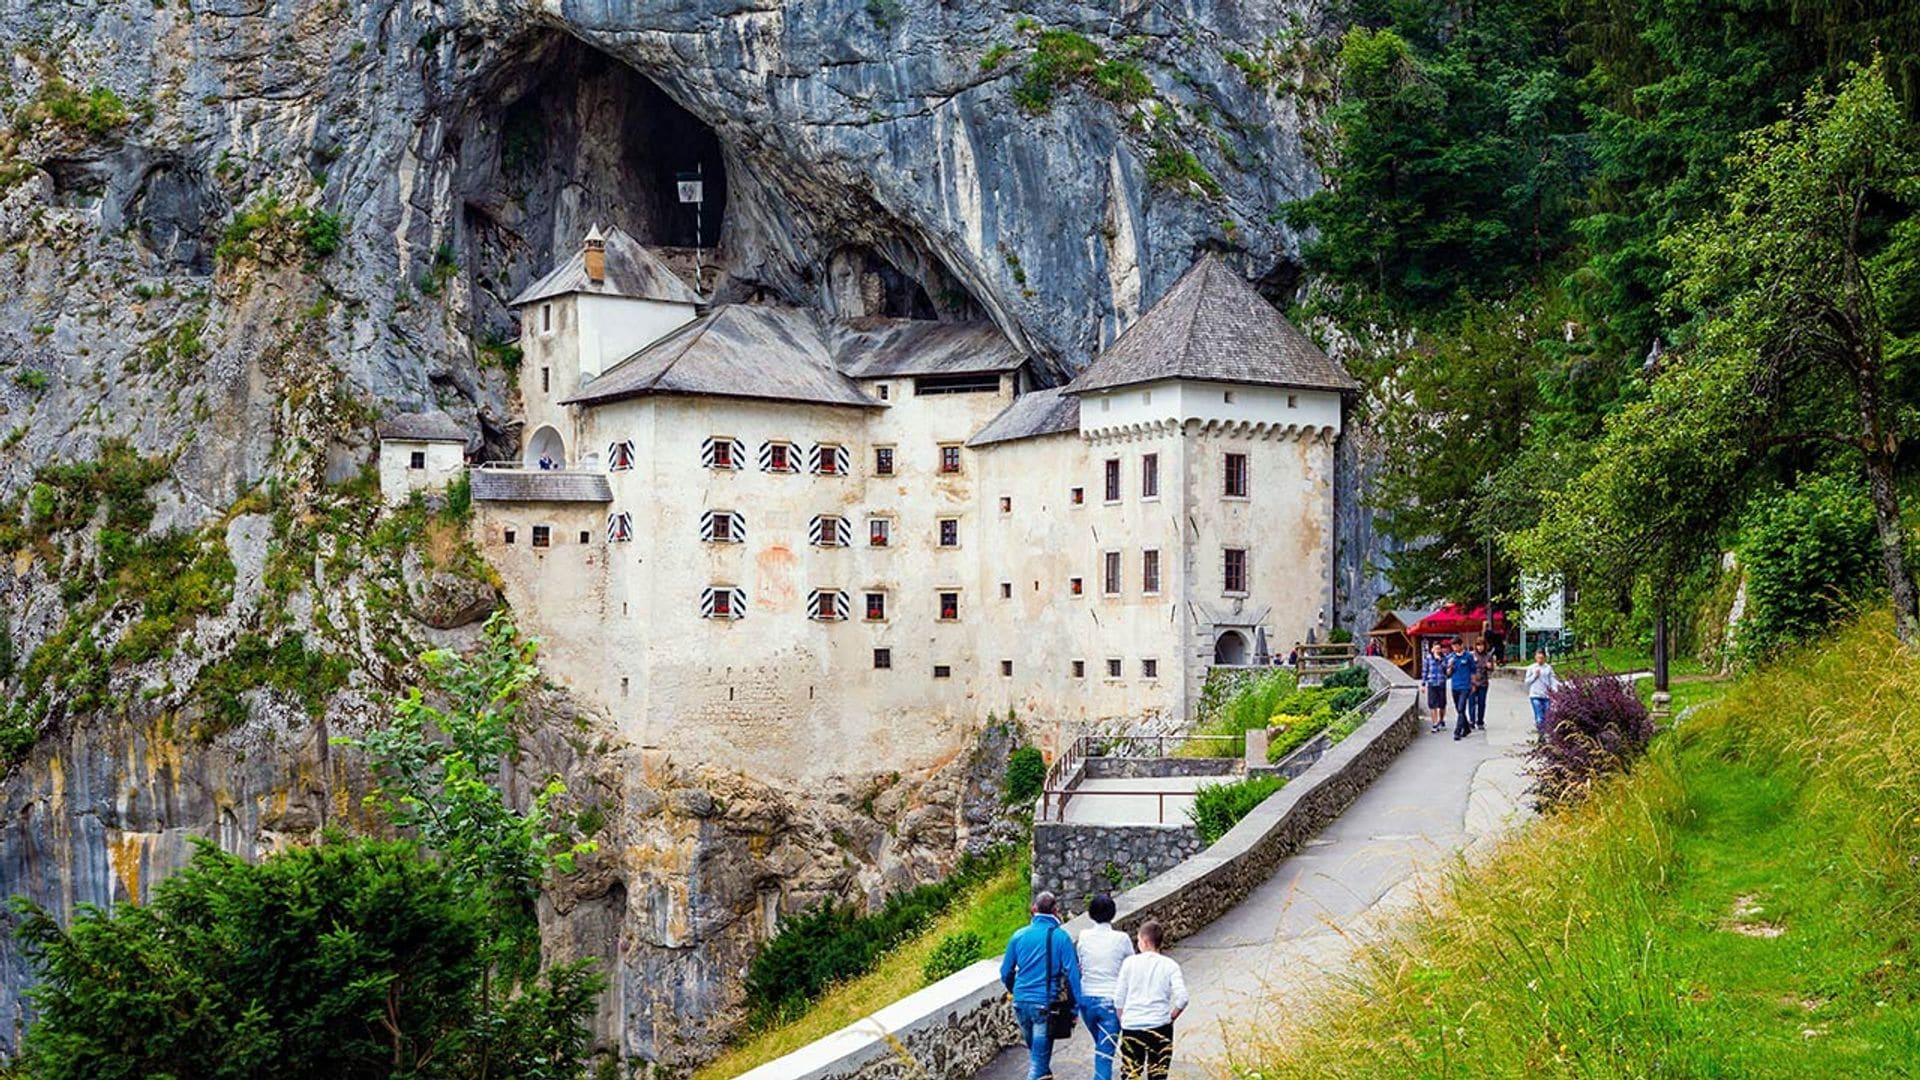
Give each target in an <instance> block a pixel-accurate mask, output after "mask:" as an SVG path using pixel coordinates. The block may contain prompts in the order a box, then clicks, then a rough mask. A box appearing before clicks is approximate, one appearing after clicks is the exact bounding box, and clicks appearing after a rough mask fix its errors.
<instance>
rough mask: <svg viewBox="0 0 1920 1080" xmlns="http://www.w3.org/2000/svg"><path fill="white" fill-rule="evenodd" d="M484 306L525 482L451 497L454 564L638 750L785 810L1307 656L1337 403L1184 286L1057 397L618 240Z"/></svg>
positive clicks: (1010, 368) (976, 348)
mask: <svg viewBox="0 0 1920 1080" xmlns="http://www.w3.org/2000/svg"><path fill="white" fill-rule="evenodd" d="M514 306H515V308H516V309H517V310H518V312H519V314H520V328H521V329H520V347H521V349H522V355H523V359H522V361H521V365H520V369H519V383H520V384H519V390H520V397H521V401H522V402H523V404H524V408H525V428H524V435H523V440H522V446H523V448H524V449H523V455H522V459H521V460H519V461H517V462H511V463H500V464H494V465H482V466H480V467H478V468H475V469H473V470H472V472H471V477H472V494H473V498H474V505H475V508H476V512H475V515H474V529H475V530H476V539H477V542H478V544H479V546H480V547H481V549H482V551H483V553H484V554H485V555H486V557H487V558H488V559H489V561H490V562H491V563H492V565H493V566H494V567H495V568H496V569H497V570H498V571H499V574H500V576H501V579H502V581H503V583H504V591H505V594H506V597H507V599H508V601H509V602H510V603H511V604H512V605H513V608H514V610H515V612H516V615H517V617H518V619H519V621H520V625H521V628H522V630H523V631H525V632H527V633H529V634H531V635H533V636H536V637H538V638H540V639H541V640H542V641H543V642H544V647H543V650H542V662H543V665H544V666H545V668H546V670H547V671H548V672H549V673H550V674H552V675H553V676H554V677H555V678H557V679H558V680H559V681H561V682H563V683H565V684H567V685H569V686H570V687H571V688H572V689H573V690H574V691H575V692H576V693H579V694H582V695H584V696H585V697H586V698H587V699H588V700H590V701H592V702H594V703H596V704H598V705H599V706H601V707H603V708H605V709H606V710H607V711H608V712H609V713H610V714H612V715H613V716H614V717H616V718H617V719H619V721H620V722H621V723H622V724H623V725H624V727H625V728H626V730H627V731H628V732H629V734H630V735H631V737H633V739H634V740H635V742H636V743H638V744H639V745H641V746H643V747H652V748H657V749H660V750H663V751H668V752H670V753H672V754H674V755H675V756H676V757H685V758H689V759H691V760H694V761H705V762H713V763H718V764H725V765H729V766H732V767H736V768H740V769H743V770H746V771H750V772H752V773H754V774H755V775H759V776H762V777H766V778H778V779H786V780H789V781H792V782H797V783H804V782H807V781H808V780H810V779H823V778H825V777H828V776H832V775H836V774H845V773H857V772H871V771H873V770H876V769H881V768H885V767H899V765H900V764H901V763H909V762H914V763H918V762H925V761H927V760H930V759H933V758H937V757H938V756H940V755H942V754H951V753H952V752H954V749H955V746H956V736H957V735H958V733H959V732H961V731H963V730H964V729H965V728H967V727H968V726H970V725H972V724H974V723H976V722H977V721H979V720H981V719H984V718H985V717H986V716H987V714H989V713H990V712H991V713H997V714H1000V715H1005V714H1006V713H1007V712H1008V711H1009V710H1012V711H1015V712H1017V714H1018V715H1019V716H1020V717H1021V718H1022V719H1023V720H1024V721H1025V722H1027V723H1028V725H1029V727H1030V728H1034V729H1037V730H1038V731H1039V732H1040V733H1041V734H1042V735H1043V737H1052V736H1054V735H1057V734H1059V733H1061V732H1071V731H1076V730H1079V729H1082V728H1092V727H1107V728H1118V727H1124V726H1132V725H1136V724H1140V723H1144V722H1149V721H1157V722H1160V723H1163V724H1164V723H1168V722H1170V721H1177V720H1183V719H1186V718H1188V717H1190V716H1191V715H1192V713H1193V710H1194V707H1195V705H1196V703H1197V699H1198V697H1199V694H1200V689H1201V685H1202V683H1203V681H1204V679H1205V677H1206V674H1207V671H1208V669H1209V667H1210V666H1212V665H1215V664H1246V663H1252V662H1254V661H1255V658H1256V657H1255V654H1256V651H1257V650H1258V649H1259V648H1260V646H1261V645H1262V644H1266V643H1270V644H1271V645H1272V647H1273V648H1275V649H1276V650H1281V651H1284V650H1285V649H1286V648H1287V646H1288V645H1289V644H1290V643H1292V642H1294V641H1298V640H1303V639H1305V638H1306V637H1307V635H1308V634H1309V632H1316V631H1317V632H1319V633H1321V634H1324V633H1325V630H1326V628H1327V623H1328V619H1329V613H1330V612H1331V611H1332V604H1333V597H1332V589H1333V555H1334V552H1333V524H1334V476H1333V474H1334V459H1335V449H1336V443H1337V440H1338V438H1339V435H1340V431H1341V420H1342V404H1343V395H1345V394H1347V393H1349V392H1350V391H1352V390H1353V389H1354V388H1355V384H1354V383H1353V381H1352V380H1351V379H1350V378H1349V377H1348V376H1347V374H1346V373H1345V372H1344V371H1342V370H1341V369H1340V368H1339V366H1338V365H1336V364H1335V363H1334V362H1332V361H1331V360H1330V359H1328V357H1327V356H1326V355H1325V354H1324V353H1323V352H1321V350H1320V349H1319V348H1317V347H1316V346H1315V345H1314V344H1313V343H1312V342H1311V341H1310V340H1309V339H1308V338H1307V337H1306V336H1305V335H1304V334H1302V333H1301V332H1300V331H1299V330H1298V329H1297V328H1295V327H1294V326H1292V325H1291V324H1290V323H1288V322H1287V321H1286V320H1285V319H1284V318H1282V317H1281V315H1280V314H1279V313H1278V312H1276V311H1275V310H1274V309H1273V307H1272V306H1271V305H1270V304H1268V303H1267V302H1266V301H1265V300H1264V299H1263V298H1262V297H1261V296H1260V295H1259V294H1258V293H1257V292H1255V291H1254V289H1253V288H1251V287H1250V286H1249V285H1248V284H1247V283H1246V282H1245V281H1244V280H1243V279H1241V278H1240V277H1239V275H1237V274H1236V273H1234V272H1233V270H1231V269H1230V268H1229V267H1228V266H1227V265H1226V264H1225V263H1223V262H1222V261H1220V260H1219V259H1218V258H1215V257H1213V256H1206V257H1203V258H1202V259H1200V261H1198V262H1197V263H1195V264H1194V265H1193V266H1192V267H1191V268H1190V269H1189V270H1188V271H1187V272H1186V273H1185V274H1184V275H1183V276H1182V277H1181V278H1180V279H1179V280H1178V281H1177V282H1176V283H1175V284H1174V285H1173V286H1172V287H1171V288H1170V289H1168V290H1167V292H1166V293H1165V294H1164V295H1163V296H1161V297H1160V298H1159V300H1158V302H1156V303H1154V304H1153V305H1152V307H1151V308H1150V309H1148V310H1147V311H1146V312H1144V313H1143V314H1142V315H1141V316H1140V318H1139V319H1138V320H1137V321H1136V322H1135V323H1134V324H1133V325H1132V326H1131V327H1129V328H1128V329H1127V330H1126V331H1125V332H1124V333H1122V334H1121V335H1120V336H1119V337H1118V338H1117V339H1116V340H1114V341H1113V342H1112V344H1111V345H1110V346H1109V347H1108V348H1107V349H1106V350H1105V351H1104V352H1102V353H1101V354H1100V355H1099V356H1098V357H1097V358H1096V359H1095V360H1094V361H1093V363H1092V364H1091V365H1089V366H1088V367H1087V368H1086V369H1085V370H1084V371H1082V372H1080V374H1079V375H1078V376H1077V377H1076V378H1074V379H1073V380H1072V381H1071V382H1069V383H1068V384H1067V385H1065V386H1059V387H1046V386H1041V385H1037V383H1038V381H1039V371H1040V369H1038V368H1037V367H1036V365H1035V364H1034V363H1033V358H1031V357H1029V356H1025V355H1023V354H1022V353H1021V352H1020V351H1019V350H1018V349H1016V348H1015V347H1014V346H1013V345H1012V344H1010V343H1009V341H1008V339H1007V338H1006V337H1005V336H1004V335H1003V334H1001V333H1000V332H999V331H998V330H997V329H996V328H995V327H994V326H993V324H991V323H989V322H986V321H977V322H967V321H960V322H935V321H921V320H908V319H893V318H873V317H866V318H858V319H852V320H843V321H832V320H827V319H823V318H821V317H819V316H818V315H816V314H814V313H812V312H809V311H807V310H804V309H801V308H797V307H789V306H779V305H772V304H757V303H736V304H726V305H716V306H711V307H710V306H708V305H707V304H705V303H704V302H703V300H702V298H701V296H700V295H698V294H697V293H696V292H695V291H694V290H693V289H692V288H691V287H690V286H689V285H688V284H687V283H686V282H684V281H683V280H682V279H681V278H679V277H678V276H676V275H675V274H674V273H673V271H672V270H670V269H669V268H668V267H667V266H666V265H665V264H664V263H663V262H662V261H661V260H660V259H659V258H657V257H656V256H655V255H654V254H653V253H651V252H649V251H648V250H647V249H646V248H644V247H642V246H641V245H640V244H639V243H637V242H636V241H634V240H633V239H632V238H630V237H628V236H627V235H626V234H625V233H622V232H620V231H619V230H617V229H616V230H610V231H609V232H607V233H606V234H605V235H601V234H600V233H599V232H598V231H597V230H596V231H594V232H592V233H590V234H589V235H588V237H587V239H586V241H585V243H584V245H583V246H582V248H581V249H580V250H579V251H577V252H575V253H573V255H572V257H571V258H570V259H568V260H567V261H566V262H565V263H564V264H562V265H561V266H559V267H557V268H556V269H554V270H553V271H552V272H551V273H549V274H548V275H547V276H546V277H544V278H542V279H540V280H539V281H537V282H535V283H534V284H533V285H531V286H530V287H529V288H527V289H526V290H525V291H524V292H523V293H522V294H521V295H520V296H519V297H517V298H516V299H515V301H514ZM407 431H412V433H413V434H414V435H416V437H417V436H419V435H421V434H422V432H423V429H421V428H418V427H415V428H412V429H406V428H404V426H403V428H399V429H394V433H393V434H392V435H390V436H389V437H388V438H387V439H386V440H385V442H386V443H388V444H391V451H392V452H391V454H389V453H388V449H389V448H388V447H387V446H383V461H388V460H391V461H393V462H394V463H395V467H396V468H397V466H398V462H400V461H402V460H407V461H412V462H424V461H425V458H424V457H423V456H422V455H424V454H426V453H427V452H428V451H429V450H431V449H432V444H431V442H430V441H427V440H424V439H423V440H421V441H420V443H419V445H418V446H414V445H413V444H412V443H410V442H408V441H407V440H405V439H404V438H401V437H400V436H401V435H403V434H405V433H406V432H407ZM425 433H426V434H431V431H426V432H425ZM429 472H431V470H429ZM392 486H393V488H394V490H395V491H399V492H402V493H403V492H404V489H405V488H406V486H407V482H406V479H405V477H404V476H400V477H399V478H397V479H396V480H395V481H394V483H393V485H392Z"/></svg>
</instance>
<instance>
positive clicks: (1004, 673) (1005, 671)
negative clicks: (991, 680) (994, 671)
mask: <svg viewBox="0 0 1920 1080" xmlns="http://www.w3.org/2000/svg"><path fill="white" fill-rule="evenodd" d="M1000 677H1001V678H1003V679H1009V678H1012V677H1013V661H1011V660H1002V661H1000Z"/></svg>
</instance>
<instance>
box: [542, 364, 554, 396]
mask: <svg viewBox="0 0 1920 1080" xmlns="http://www.w3.org/2000/svg"><path fill="white" fill-rule="evenodd" d="M540 392H541V393H543V394H550V393H552V392H553V369H552V368H541V369H540Z"/></svg>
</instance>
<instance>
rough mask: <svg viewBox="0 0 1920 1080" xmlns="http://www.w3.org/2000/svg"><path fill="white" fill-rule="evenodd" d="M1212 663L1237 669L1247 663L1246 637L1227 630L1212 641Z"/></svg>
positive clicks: (1236, 631) (1237, 632) (1238, 632)
mask: <svg viewBox="0 0 1920 1080" xmlns="http://www.w3.org/2000/svg"><path fill="white" fill-rule="evenodd" d="M1213 662H1214V663H1216V664H1223V665H1228V666H1232V667H1238V666H1240V665H1242V664H1245V663H1246V662H1247V635H1245V634H1243V633H1241V632H1240V631H1238V630H1228V631H1226V632H1225V633H1222V634H1221V635H1220V636H1219V637H1217V638H1215V639H1214V641H1213Z"/></svg>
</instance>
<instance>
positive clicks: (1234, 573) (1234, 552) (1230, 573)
mask: <svg viewBox="0 0 1920 1080" xmlns="http://www.w3.org/2000/svg"><path fill="white" fill-rule="evenodd" d="M1224 555H1225V558H1224V559H1223V565H1222V569H1221V587H1222V588H1223V589H1224V590H1225V591H1227V592H1230V593H1243V592H1246V591H1247V549H1246V548H1227V549H1226V550H1225V552H1224Z"/></svg>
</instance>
